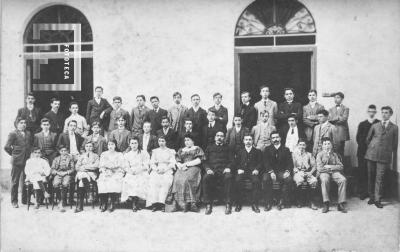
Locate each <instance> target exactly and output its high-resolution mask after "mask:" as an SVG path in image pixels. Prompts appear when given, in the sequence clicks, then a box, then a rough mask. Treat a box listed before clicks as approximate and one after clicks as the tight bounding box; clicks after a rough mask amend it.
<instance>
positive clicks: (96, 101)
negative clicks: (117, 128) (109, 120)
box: [86, 86, 112, 136]
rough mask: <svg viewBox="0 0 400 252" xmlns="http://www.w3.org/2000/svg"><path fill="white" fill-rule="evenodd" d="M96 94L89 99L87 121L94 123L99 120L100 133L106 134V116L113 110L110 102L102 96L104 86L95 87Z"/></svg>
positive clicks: (90, 123)
mask: <svg viewBox="0 0 400 252" xmlns="http://www.w3.org/2000/svg"><path fill="white" fill-rule="evenodd" d="M94 92H95V96H94V98H93V99H92V100H90V101H88V104H87V109H86V122H87V123H88V124H89V125H92V123H93V122H95V121H97V122H99V123H100V128H101V131H100V134H101V135H102V136H104V130H106V127H107V124H106V123H105V122H104V120H105V118H104V116H105V115H106V114H108V113H110V111H111V110H112V107H111V105H110V103H108V101H107V100H106V99H104V98H102V97H101V96H102V95H103V87H100V86H97V87H95V88H94Z"/></svg>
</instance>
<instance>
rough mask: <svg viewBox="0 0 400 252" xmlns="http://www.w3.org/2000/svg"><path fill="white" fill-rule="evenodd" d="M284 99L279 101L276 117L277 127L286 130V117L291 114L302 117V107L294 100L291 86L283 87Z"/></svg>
mask: <svg viewBox="0 0 400 252" xmlns="http://www.w3.org/2000/svg"><path fill="white" fill-rule="evenodd" d="M284 97H285V101H284V102H282V103H280V104H279V106H278V114H277V115H276V118H277V119H278V126H277V128H278V129H280V130H283V131H286V129H287V128H288V123H287V122H288V118H289V116H291V115H295V116H296V117H297V118H303V107H302V106H301V104H300V103H299V102H295V101H294V90H293V88H285V91H284Z"/></svg>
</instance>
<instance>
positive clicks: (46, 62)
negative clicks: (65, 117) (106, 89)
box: [23, 5, 93, 113]
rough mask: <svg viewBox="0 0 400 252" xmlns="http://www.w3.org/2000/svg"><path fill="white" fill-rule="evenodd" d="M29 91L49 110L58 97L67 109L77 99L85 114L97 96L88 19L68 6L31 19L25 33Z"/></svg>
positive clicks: (44, 108)
mask: <svg viewBox="0 0 400 252" xmlns="http://www.w3.org/2000/svg"><path fill="white" fill-rule="evenodd" d="M23 41H24V67H25V75H26V90H27V92H34V93H35V96H36V100H37V101H36V104H37V106H39V107H41V108H42V109H43V110H48V109H49V103H50V102H49V101H50V99H51V98H52V97H55V96H58V97H59V98H61V100H62V108H63V110H66V109H67V104H68V103H69V102H70V101H72V100H75V101H77V102H79V103H80V104H79V105H80V112H81V113H82V112H83V111H85V108H86V104H85V103H86V102H85V101H87V99H88V97H89V98H90V97H91V96H92V95H93V36H92V29H91V27H90V24H89V22H88V20H87V19H86V17H85V16H84V15H83V14H82V12H80V11H79V10H77V9H75V8H73V7H71V6H68V5H52V6H49V7H46V8H44V9H42V10H40V11H39V12H37V13H36V14H34V15H33V17H32V18H31V19H30V21H29V23H28V25H27V26H26V29H25V32H24V37H23Z"/></svg>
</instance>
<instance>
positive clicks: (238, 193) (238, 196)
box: [235, 174, 244, 206]
mask: <svg viewBox="0 0 400 252" xmlns="http://www.w3.org/2000/svg"><path fill="white" fill-rule="evenodd" d="M243 180H244V174H238V175H236V179H235V201H236V204H237V205H240V206H241V205H242V204H243V190H244V186H243Z"/></svg>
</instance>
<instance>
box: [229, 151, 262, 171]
mask: <svg viewBox="0 0 400 252" xmlns="http://www.w3.org/2000/svg"><path fill="white" fill-rule="evenodd" d="M262 163H263V160H262V153H261V151H260V150H258V149H256V148H254V147H252V148H251V150H250V152H247V150H246V148H245V147H242V148H240V149H239V150H238V151H237V153H236V158H235V167H236V170H238V169H241V170H244V173H245V174H247V175H250V174H251V173H252V172H253V171H254V170H257V171H259V172H261V171H262V168H263V164H262Z"/></svg>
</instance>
